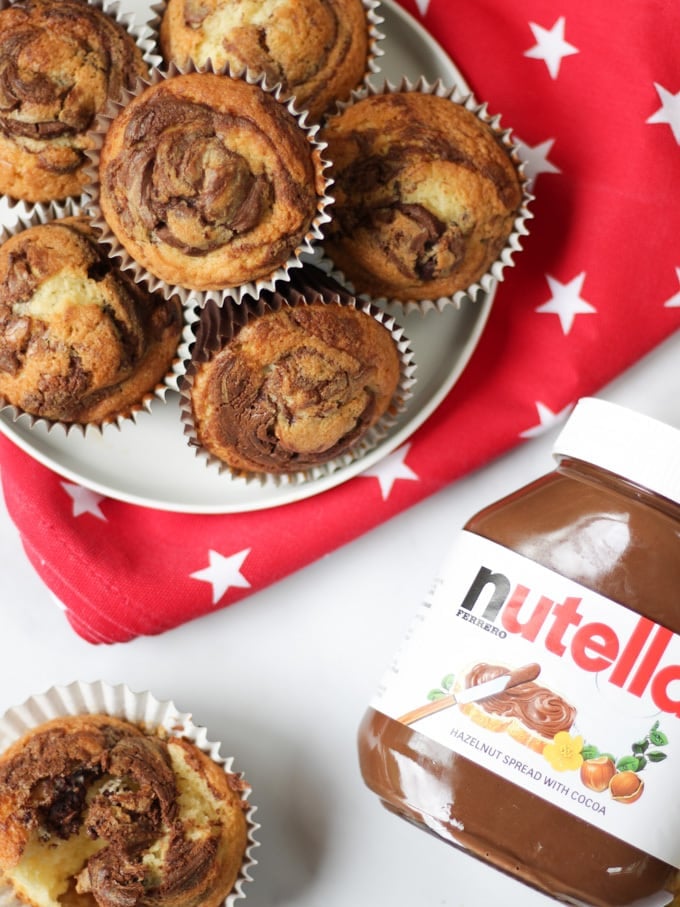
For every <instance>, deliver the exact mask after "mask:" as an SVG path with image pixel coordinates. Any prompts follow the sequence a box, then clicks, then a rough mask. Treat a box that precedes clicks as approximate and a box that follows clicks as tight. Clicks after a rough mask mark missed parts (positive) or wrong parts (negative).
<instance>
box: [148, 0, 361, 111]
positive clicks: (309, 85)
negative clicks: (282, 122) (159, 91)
mask: <svg viewBox="0 0 680 907" xmlns="http://www.w3.org/2000/svg"><path fill="white" fill-rule="evenodd" d="M159 35H160V47H161V53H162V54H163V57H164V59H165V61H166V62H167V63H171V62H174V63H176V64H178V65H179V66H184V65H186V63H187V62H188V61H189V60H192V61H193V62H194V63H196V64H197V66H203V65H204V64H205V63H207V62H208V60H211V61H212V63H213V65H214V66H215V68H216V69H222V68H223V67H224V66H225V65H226V64H229V65H230V66H231V68H232V69H233V70H234V71H240V70H242V69H244V68H247V69H249V70H250V71H251V72H253V73H255V74H257V75H264V76H265V77H266V79H267V82H268V83H270V84H271V85H276V84H280V85H282V86H283V90H284V91H285V92H286V93H287V94H290V95H293V96H294V97H295V99H296V102H297V106H298V107H299V108H300V109H304V110H308V111H309V115H310V117H311V118H313V119H314V120H318V119H319V118H320V117H321V116H322V114H323V113H324V112H325V111H326V110H328V109H329V108H332V107H334V106H335V101H336V100H346V99H347V98H349V96H350V93H351V91H352V89H354V88H357V87H358V86H359V85H360V84H361V83H362V82H363V80H364V77H365V76H366V74H367V72H368V70H369V58H370V55H371V48H372V24H371V21H370V18H369V13H368V10H367V8H366V7H365V6H364V4H363V2H362V0H273V2H270V3H266V4H263V3H258V2H254V0H167V3H166V4H165V9H164V11H163V14H162V19H161V24H160V30H159ZM301 48H304V53H300V49H301Z"/></svg>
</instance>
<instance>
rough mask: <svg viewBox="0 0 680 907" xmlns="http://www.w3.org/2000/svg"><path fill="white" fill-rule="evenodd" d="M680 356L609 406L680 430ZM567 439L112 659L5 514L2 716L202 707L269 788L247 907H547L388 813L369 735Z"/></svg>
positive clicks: (0, 555) (546, 438) (633, 381)
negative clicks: (80, 685) (414, 628)
mask: <svg viewBox="0 0 680 907" xmlns="http://www.w3.org/2000/svg"><path fill="white" fill-rule="evenodd" d="M679 357H680V335H677V336H675V337H674V338H672V339H671V340H669V341H667V342H666V343H665V344H664V345H663V346H661V347H660V348H659V349H657V350H656V351H654V353H652V354H651V355H650V356H648V357H647V358H646V359H645V360H643V361H642V362H641V363H639V364H637V365H636V366H634V367H633V368H632V369H631V370H630V371H629V372H628V373H627V374H626V375H624V376H622V377H621V378H619V379H618V380H617V381H616V382H614V383H613V384H612V385H610V386H609V387H607V388H605V389H604V391H603V392H602V393H601V396H603V397H605V398H607V399H610V400H613V401H615V402H618V403H621V404H623V405H627V406H631V407H632V408H634V409H638V410H640V411H642V412H646V413H648V414H649V415H652V416H655V417H657V418H661V419H663V420H664V421H667V422H669V423H671V424H674V425H676V426H677V427H679V428H680V406H679V405H678V383H679V382H678V367H677V363H678V361H679ZM499 405H501V401H499ZM556 433H557V429H553V430H551V432H549V433H548V434H545V435H543V436H542V437H540V438H536V439H534V440H532V441H528V442H523V443H522V444H521V446H519V447H518V448H517V449H515V450H514V451H513V452H511V453H510V454H509V455H506V456H504V457H503V458H501V459H499V460H497V461H496V462H494V463H492V464H490V465H488V466H487V467H485V468H483V469H480V470H479V471H477V472H476V473H474V474H472V475H470V476H469V477H467V478H465V479H463V480H461V481H459V482H457V483H454V484H452V485H451V486H449V487H448V488H446V489H445V490H443V491H442V492H440V493H439V494H438V495H436V496H434V497H432V498H430V499H429V500H427V501H425V502H423V503H422V504H420V505H418V506H417V507H415V508H412V509H411V510H409V511H407V512H406V513H404V514H402V515H401V516H399V517H396V518H395V519H393V520H391V521H390V522H388V523H386V524H384V525H383V526H381V527H379V528H378V529H376V530H374V531H372V532H371V533H369V534H367V535H365V536H363V537H361V538H360V539H358V540H356V541H355V542H353V543H351V544H349V545H346V546H345V547H343V548H341V549H340V550H338V551H336V552H335V553H333V554H330V555H328V556H327V557H326V558H324V559H322V560H321V561H319V562H317V563H316V564H313V565H312V566H310V567H308V568H307V569H305V570H304V571H301V572H299V573H297V574H294V575H293V576H291V577H289V578H287V579H285V580H284V581H282V582H280V583H278V584H277V585H275V586H273V587H271V588H269V589H267V590H265V591H263V592H260V593H257V594H254V595H252V596H250V597H249V598H247V599H245V600H243V601H242V602H240V603H238V604H236V605H232V606H230V607H229V608H227V609H224V610H222V611H219V612H217V613H215V614H214V615H211V616H209V617H206V618H202V619H200V620H198V621H195V622H193V623H191V624H188V625H186V626H184V627H180V628H178V629H176V630H174V631H171V632H169V633H166V634H165V635H163V636H160V637H155V638H148V639H140V640H136V641H134V642H131V643H126V644H122V645H115V646H110V647H96V646H92V645H90V644H88V643H85V642H83V641H81V640H80V639H79V637H77V636H76V635H75V634H74V632H73V631H72V630H71V629H70V627H69V626H68V624H67V623H66V621H65V619H64V617H63V615H62V614H61V613H60V611H59V610H58V608H57V607H56V605H55V604H54V602H53V600H52V599H51V597H50V595H49V593H48V592H47V590H46V589H45V588H44V586H43V585H42V583H41V581H40V580H39V579H38V578H37V576H36V575H35V573H34V572H33V570H32V568H31V567H30V565H29V564H28V561H27V560H26V558H25V555H24V553H23V551H22V548H21V545H20V542H19V539H18V536H17V533H16V530H15V529H14V527H13V525H12V523H11V522H10V520H9V518H8V516H7V514H6V511H5V509H4V504H1V503H0V575H1V576H2V585H1V591H0V596H1V608H2V611H1V613H2V652H3V655H2V659H0V710H2V711H4V709H5V708H7V707H8V706H10V705H12V704H14V703H16V702H20V701H22V700H23V699H24V698H25V697H26V696H28V695H30V694H32V693H36V692H40V691H42V690H43V689H45V688H46V687H48V686H50V685H52V684H54V683H67V682H69V681H71V680H74V679H80V680H87V681H89V680H94V679H103V680H107V681H109V682H112V683H118V682H121V681H122V682H125V683H127V684H129V685H130V686H131V687H132V688H133V689H136V690H142V689H150V690H151V691H152V692H153V693H154V694H155V695H157V696H159V697H160V698H169V699H173V700H174V701H175V703H176V704H177V706H178V707H179V708H180V709H182V710H186V711H191V712H192V713H193V717H194V720H195V721H196V722H197V723H200V724H204V725H206V726H207V728H208V731H209V736H210V737H211V738H213V739H219V740H222V741H223V744H224V745H223V750H222V751H223V753H224V754H225V755H226V754H231V755H233V756H234V757H235V760H236V761H235V768H237V769H239V770H243V771H245V772H246V774H247V777H248V780H249V782H250V783H251V784H252V786H253V796H252V799H253V802H254V803H255V804H256V805H257V807H258V811H257V814H256V817H257V818H258V820H259V821H260V822H261V824H262V829H261V831H260V833H259V837H260V840H261V845H262V846H261V847H259V848H258V849H257V851H256V856H257V858H258V861H259V865H258V866H256V867H255V870H254V881H253V883H251V884H250V885H248V886H247V890H248V899H247V903H248V905H249V907H284V905H286V907H482V905H484V907H487V905H491V904H493V905H502V907H515V905H517V907H539V905H548V904H550V903H552V902H551V901H550V900H549V899H547V898H545V897H543V896H542V895H539V894H538V893H536V892H534V891H531V890H529V889H527V888H525V887H523V886H521V885H520V884H519V883H516V882H514V881H513V880H511V879H509V878H506V877H505V876H502V875H500V874H499V873H496V872H495V871H493V870H490V869H488V868H486V867H485V866H484V865H483V864H481V863H479V862H477V861H476V860H474V859H472V858H471V857H468V856H467V855H465V854H463V853H460V852H458V851H456V850H455V849H454V848H452V847H450V846H449V845H447V844H444V843H442V842H440V841H439V840H437V839H436V838H434V837H431V836H430V835H428V834H426V833H425V832H422V831H420V830H419V829H417V828H415V827H414V826H411V825H409V824H408V823H406V822H403V821H401V820H400V819H398V818H396V817H395V816H393V815H392V814H390V813H389V812H387V810H385V809H383V807H382V806H381V805H380V804H379V802H378V800H377V799H376V798H375V796H374V795H373V794H372V793H371V792H370V791H368V789H367V788H366V787H364V785H363V782H362V781H361V778H360V775H359V771H358V765H357V757H356V731H357V726H358V724H359V721H360V720H361V716H362V715H363V712H364V710H365V707H366V704H367V703H368V701H369V699H370V698H371V697H372V695H373V693H374V691H375V688H376V685H377V682H378V680H379V678H380V676H381V674H382V672H383V670H384V669H385V668H386V666H387V665H388V663H389V661H390V660H391V658H392V655H393V654H394V652H395V650H396V648H397V647H398V646H399V644H400V643H401V640H402V637H403V635H404V633H405V631H406V629H407V627H408V625H409V623H410V621H411V619H412V617H413V614H414V613H415V610H416V609H417V607H418V606H419V604H420V601H421V598H422V596H423V595H424V594H425V592H426V590H427V588H428V586H429V583H430V581H431V580H432V578H433V576H434V574H435V573H436V571H437V568H438V565H439V563H440V562H441V560H442V559H443V557H444V554H445V552H446V550H447V547H448V544H449V540H450V539H451V538H452V536H453V534H454V533H455V532H456V531H457V530H458V529H459V528H460V526H461V525H462V524H463V522H464V521H465V520H466V519H467V518H468V517H470V516H472V515H473V514H474V513H475V512H476V511H477V510H479V509H480V508H481V507H483V506H485V505H486V504H489V503H491V502H492V501H494V500H496V499H498V498H500V497H502V496H503V495H505V494H506V493H508V492H510V491H512V490H514V489H515V488H517V487H519V486H520V485H522V484H524V483H525V482H527V481H530V480H531V479H533V478H535V477H536V476H538V475H540V474H542V473H543V472H546V471H548V470H549V469H550V468H551V466H552V461H551V457H550V449H551V446H552V442H553V440H554V438H555V436H556ZM319 506H322V498H320V499H319Z"/></svg>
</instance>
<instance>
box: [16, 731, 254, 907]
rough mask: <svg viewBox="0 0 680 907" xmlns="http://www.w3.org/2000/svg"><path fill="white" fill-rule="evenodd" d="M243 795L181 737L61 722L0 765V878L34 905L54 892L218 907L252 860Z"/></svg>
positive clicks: (20, 744)
mask: <svg viewBox="0 0 680 907" xmlns="http://www.w3.org/2000/svg"><path fill="white" fill-rule="evenodd" d="M241 787H242V785H241V782H240V779H238V778H237V777H236V776H233V775H230V774H228V773H227V772H225V771H224V769H223V768H222V767H221V766H220V765H218V764H217V763H215V762H213V761H212V760H211V759H210V758H209V757H208V756H207V755H206V754H205V753H203V752H202V751H201V750H199V749H198V748H197V747H196V746H194V745H193V744H192V743H191V742H189V741H188V740H185V739H183V738H178V737H164V736H159V735H155V734H153V733H151V732H150V733H145V732H144V731H143V730H142V729H140V728H138V727H136V726H135V725H133V724H130V723H128V722H126V721H123V720H121V719H117V718H113V717H110V716H105V715H87V716H71V717H64V718H57V719H53V720H51V721H49V722H47V723H45V724H43V725H40V726H39V727H37V728H36V729H34V730H32V731H30V732H28V733H27V734H26V735H25V736H24V737H23V738H21V739H20V740H19V741H17V742H16V743H15V744H13V745H12V747H10V749H9V750H8V751H6V753H4V754H3V756H2V758H1V759H0V826H1V827H2V829H3V835H2V837H1V838H0V869H1V870H2V872H3V878H4V879H5V880H6V881H9V883H10V884H12V885H13V887H14V888H15V891H17V893H18V894H19V895H20V896H21V897H22V900H24V901H26V902H27V903H29V904H34V903H41V902H42V901H44V900H45V889H46V890H47V891H49V892H51V894H52V896H56V897H57V898H59V899H61V896H64V895H65V896H66V897H67V898H68V903H69V904H79V903H83V904H85V903H87V904H96V905H97V907H151V905H155V907H216V905H218V904H220V903H222V902H223V900H224V898H225V897H226V895H227V894H228V893H229V891H230V890H231V889H232V887H233V885H234V882H235V880H236V877H237V875H238V872H239V870H240V868H241V864H242V860H243V855H244V853H245V847H246V819H245V816H244V803H243V801H242V800H241V796H240V789H241ZM60 856H61V859H59V857H60ZM41 895H42V897H41Z"/></svg>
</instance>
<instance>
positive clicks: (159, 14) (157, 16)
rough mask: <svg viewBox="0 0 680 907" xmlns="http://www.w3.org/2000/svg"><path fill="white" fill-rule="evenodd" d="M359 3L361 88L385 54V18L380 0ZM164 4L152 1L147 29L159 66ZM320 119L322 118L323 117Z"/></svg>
mask: <svg viewBox="0 0 680 907" xmlns="http://www.w3.org/2000/svg"><path fill="white" fill-rule="evenodd" d="M361 3H362V6H363V7H364V11H365V13H366V23H367V26H368V53H367V56H366V71H365V73H364V77H363V79H362V81H361V83H360V84H359V85H357V86H356V87H357V89H361V88H363V87H364V86H366V85H368V84H369V79H370V78H371V76H372V75H377V74H379V73H380V71H381V70H380V59H381V57H383V56H384V54H385V50H384V48H383V45H382V42H383V41H384V40H385V35H384V33H383V32H382V31H381V26H382V25H383V23H384V21H385V19H384V17H383V16H382V15H381V13H380V6H381V4H380V0H361ZM165 6H166V4H165V0H160V2H157V3H153V4H152V6H151V13H152V16H151V18H150V20H149V23H148V24H149V29H150V31H151V33H152V35H153V38H154V42H155V49H156V53H157V55H158V57H159V58H160V59H161V64H160V67H161V68H163V66H165V61H164V60H163V55H162V53H161V49H160V28H161V21H162V19H163V14H164V12H165ZM279 87H280V86H279V85H275V86H273V88H276V89H278V88H279ZM281 91H282V94H281V98H282V99H283V100H285V102H286V103H291V104H292V105H293V108H294V109H295V110H296V111H297V112H298V113H304V112H305V111H304V109H303V108H302V107H301V106H300V105H299V104H297V103H296V101H295V98H294V97H293V95H290V94H284V93H283V90H282V89H281ZM334 107H335V105H334V104H333V105H332V106H331V108H330V110H329V111H328V113H332V112H333V109H334ZM321 119H323V117H322V118H321Z"/></svg>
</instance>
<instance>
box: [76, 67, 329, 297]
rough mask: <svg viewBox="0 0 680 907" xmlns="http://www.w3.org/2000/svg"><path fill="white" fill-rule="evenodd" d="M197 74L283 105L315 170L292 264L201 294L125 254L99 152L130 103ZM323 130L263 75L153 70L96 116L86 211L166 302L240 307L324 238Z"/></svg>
mask: <svg viewBox="0 0 680 907" xmlns="http://www.w3.org/2000/svg"><path fill="white" fill-rule="evenodd" d="M194 72H198V73H204V72H205V73H214V74H217V75H221V76H224V77H225V78H232V79H243V80H244V81H246V82H247V83H248V84H250V85H258V86H259V87H260V88H261V89H262V90H263V91H265V92H266V93H268V94H270V95H271V96H272V97H274V98H275V99H276V101H277V102H278V103H281V104H283V105H284V106H285V107H286V109H287V110H288V112H289V113H290V115H291V116H292V117H293V118H294V119H295V120H296V122H297V123H298V125H299V127H300V129H301V130H302V131H303V133H304V135H305V136H306V138H307V141H308V143H309V145H310V148H311V154H312V160H313V163H314V166H315V170H316V182H317V185H316V195H317V205H316V214H315V215H314V217H313V218H312V221H311V223H310V225H309V228H308V230H307V232H306V234H305V236H304V237H303V239H302V241H301V242H300V243H299V245H298V246H297V248H296V249H294V250H293V252H292V253H291V255H290V256H289V258H288V260H287V261H285V262H284V263H283V264H282V265H280V266H279V267H277V268H276V269H275V270H273V271H272V272H271V273H270V274H268V275H267V276H266V277H263V278H259V279H257V280H253V281H249V282H244V283H241V284H239V285H237V286H225V287H223V288H220V289H219V290H197V289H194V288H192V287H187V286H181V285H179V284H171V283H168V282H167V281H165V280H163V279H161V278H160V277H159V276H157V275H156V274H153V273H152V272H151V271H149V270H148V269H147V268H145V267H144V266H143V265H142V264H141V263H139V262H137V261H136V260H135V259H134V257H133V256H132V255H131V254H130V253H129V252H128V251H127V249H126V248H125V247H124V245H123V244H122V242H121V241H120V240H119V238H118V237H117V236H116V234H115V233H114V231H113V230H112V229H111V227H110V226H109V224H108V222H107V221H106V218H105V217H104V215H103V212H102V210H101V206H100V203H99V161H100V155H101V149H102V147H103V144H104V141H105V138H106V133H107V131H108V129H109V127H110V125H111V123H112V122H113V120H114V119H115V118H116V116H117V115H118V114H119V113H120V112H121V111H122V110H123V108H124V107H125V106H126V105H127V104H129V103H130V101H132V100H133V99H134V98H136V97H138V96H139V95H140V94H142V93H143V92H144V90H146V89H147V88H150V87H153V86H156V85H158V84H160V83H161V82H163V81H164V80H167V79H172V78H173V77H175V76H178V75H184V74H187V73H194ZM319 128H320V127H319V125H318V124H308V123H307V121H306V114H305V113H304V112H302V113H298V112H297V111H296V109H295V106H294V104H293V102H292V101H291V100H288V101H286V100H285V98H284V97H283V96H282V92H281V88H280V86H271V85H269V84H268V83H267V80H266V79H265V78H264V77H257V76H254V75H253V74H252V73H250V72H249V71H248V70H243V71H241V72H232V70H231V69H230V67H228V66H227V67H225V68H224V69H223V70H219V71H217V70H215V69H214V68H213V67H212V64H210V63H208V64H206V65H205V66H201V67H197V66H195V65H194V64H193V63H189V64H188V65H187V66H186V67H179V66H176V65H175V64H171V65H170V66H169V67H168V69H167V70H165V71H164V70H161V69H155V70H153V72H152V73H151V78H150V79H149V80H148V81H147V80H143V79H139V80H138V81H137V85H136V88H135V90H133V91H128V92H125V93H124V95H123V97H121V98H120V99H119V100H118V101H116V102H109V104H108V105H107V107H106V108H105V110H104V111H102V112H101V113H100V114H99V115H98V117H97V123H96V127H95V130H94V132H93V133H92V135H93V138H94V144H95V147H94V149H93V150H92V151H89V152H88V156H89V158H90V164H89V166H88V167H87V168H86V171H87V173H88V176H89V183H88V185H87V186H86V188H85V196H86V208H87V210H88V212H89V213H90V215H91V217H92V220H93V223H94V224H95V226H96V227H97V228H98V229H99V231H100V235H101V240H102V242H103V243H105V244H106V245H107V246H108V248H109V255H110V257H115V258H118V259H120V268H121V269H122V270H125V271H130V273H131V275H132V277H133V278H134V280H135V281H136V282H137V283H139V282H143V283H145V284H146V285H147V286H148V288H149V289H150V290H152V291H154V292H160V293H163V294H164V295H165V297H166V298H169V297H170V296H173V295H177V296H179V298H180V299H181V300H182V302H183V303H185V304H191V305H198V306H199V307H202V306H204V305H206V304H207V303H208V302H210V301H212V302H215V303H216V304H218V305H222V304H223V303H224V302H225V300H228V299H231V300H234V301H235V302H237V303H240V302H241V301H242V299H243V298H244V297H246V296H250V297H257V296H259V294H260V293H261V292H262V291H263V290H270V291H271V290H274V288H275V286H276V283H277V282H280V281H285V280H287V279H288V275H289V272H290V271H291V269H293V268H299V267H301V266H302V260H301V257H302V256H303V255H305V254H310V253H311V252H312V251H313V249H314V248H315V246H316V244H317V243H318V242H319V241H320V240H321V238H322V236H323V232H322V228H323V225H324V224H326V223H328V221H329V220H330V214H329V213H328V210H327V209H328V207H329V206H330V205H331V203H332V201H333V199H332V197H331V196H330V195H329V194H328V193H329V189H330V187H331V184H332V180H331V179H330V177H329V176H328V175H327V174H326V172H325V171H326V170H327V169H328V168H329V167H330V163H329V161H327V160H326V159H325V158H324V156H323V152H324V149H325V148H326V145H325V143H323V142H321V141H320V140H319V139H318V137H317V134H318V132H319Z"/></svg>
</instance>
